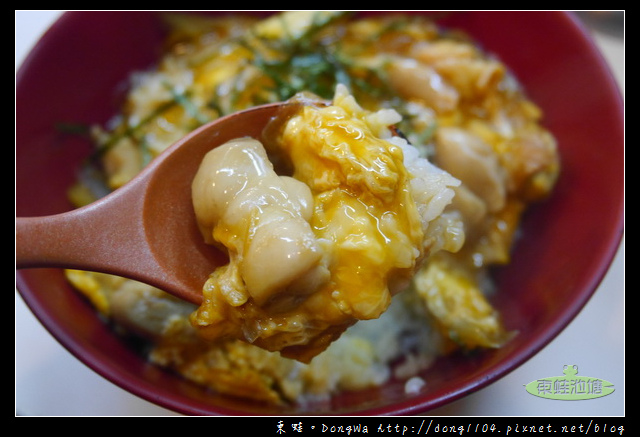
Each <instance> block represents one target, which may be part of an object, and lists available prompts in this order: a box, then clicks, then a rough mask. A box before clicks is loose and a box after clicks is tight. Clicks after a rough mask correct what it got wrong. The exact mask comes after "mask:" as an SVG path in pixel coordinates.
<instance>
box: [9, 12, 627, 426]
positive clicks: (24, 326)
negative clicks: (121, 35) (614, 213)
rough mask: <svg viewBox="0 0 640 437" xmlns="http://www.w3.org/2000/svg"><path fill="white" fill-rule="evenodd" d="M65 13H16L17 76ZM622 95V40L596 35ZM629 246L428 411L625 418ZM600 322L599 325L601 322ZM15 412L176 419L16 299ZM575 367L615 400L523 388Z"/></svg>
mask: <svg viewBox="0 0 640 437" xmlns="http://www.w3.org/2000/svg"><path fill="white" fill-rule="evenodd" d="M60 13H61V11H55V10H51V11H16V12H15V26H16V33H15V36H16V53H15V54H16V71H17V70H18V67H19V65H20V63H21V62H22V59H23V58H24V56H25V55H26V54H27V53H28V52H29V50H30V49H31V47H32V45H33V44H34V43H35V42H36V41H37V40H38V38H39V36H40V35H41V34H42V32H43V31H44V30H45V29H46V28H47V27H48V26H49V25H50V24H51V23H52V22H53V21H54V20H55V19H56V18H57V17H58V16H59V15H60ZM593 36H594V38H595V40H596V43H597V44H598V45H599V47H600V48H601V50H602V52H603V54H604V56H605V58H606V59H607V60H608V62H609V63H610V66H611V68H612V71H613V73H614V75H615V77H616V78H617V80H618V82H619V84H620V87H621V90H622V92H623V93H624V41H623V39H621V38H617V37H614V36H611V35H609V34H605V33H599V32H596V31H594V33H593ZM624 273H625V272H624V241H623V243H622V245H621V246H620V249H619V251H618V254H617V256H616V258H615V260H614V262H613V264H612V265H611V268H610V271H609V272H608V274H607V276H606V277H605V278H604V280H603V282H602V283H601V285H600V287H599V288H598V290H597V292H596V293H595V295H594V296H593V298H592V299H591V300H590V301H589V302H588V304H587V305H586V306H585V308H584V309H583V310H582V311H581V313H580V314H579V315H578V316H577V317H576V319H574V321H573V322H572V323H571V324H570V325H569V326H568V327H567V328H566V329H565V330H564V331H563V332H562V333H561V334H560V335H559V336H558V337H557V338H556V339H555V340H553V341H552V342H551V343H550V344H549V345H548V346H547V347H546V348H544V349H543V350H542V351H541V352H540V353H539V354H537V355H536V356H535V357H533V358H532V359H531V360H529V361H528V362H526V363H525V364H523V365H522V366H520V367H519V368H517V369H516V370H514V371H513V372H511V373H510V374H508V375H507V376H505V377H504V378H502V379H500V380H499V381H497V382H495V383H494V384H492V385H490V386H489V387H487V388H484V389H482V390H480V391H478V392H476V393H474V394H472V395H470V396H467V397H466V398H464V399H461V400H459V401H456V402H453V403H451V404H449V405H447V406H445V407H442V408H440V409H437V410H435V411H431V412H429V415H454V416H523V415H530V416H622V415H624V413H625V391H624V382H625V381H624V375H625V372H624V371H625V366H624V358H625V354H624V334H625V330H624V290H625V288H624V286H625V281H624V279H625V277H624ZM596 320H597V323H596V322H595V321H596ZM15 356H16V361H15V366H16V368H15V407H16V415H21V416H171V415H174V416H175V415H178V414H177V413H175V412H172V411H169V410H166V409H164V408H161V407H158V406H156V405H154V404H152V403H149V402H147V401H145V400H142V399H140V398H138V397H137V396H134V395H132V394H130V393H128V392H126V391H124V390H122V389H120V388H119V387H117V386H116V385H114V384H113V383H111V382H109V381H107V380H105V379H104V378H102V377H101V376H99V375H97V374H96V373H94V372H93V371H92V370H90V369H89V368H87V367H86V366H84V364H82V363H80V362H79V361H78V360H77V359H76V358H75V357H73V356H72V355H71V354H70V353H69V352H67V351H66V349H64V348H63V347H62V346H61V345H60V344H59V343H58V342H57V341H56V340H55V339H53V337H51V335H50V334H49V333H48V332H47V331H46V330H45V329H44V328H43V327H42V325H41V324H40V323H39V322H38V321H37V319H36V318H35V317H34V316H33V314H32V313H31V312H30V310H29V309H28V308H27V307H26V305H25V304H24V302H23V301H22V299H21V297H20V296H19V295H18V293H17V292H16V296H15ZM565 364H577V365H578V366H579V370H580V372H581V374H582V375H586V376H590V377H596V378H600V379H605V380H607V381H610V382H612V383H613V384H614V386H615V392H614V393H612V394H611V395H608V396H605V397H602V398H598V399H592V400H583V401H553V400H547V399H542V398H538V397H536V396H532V395H530V394H528V393H527V392H526V391H525V390H524V387H523V385H524V384H527V383H529V382H531V381H534V380H536V379H539V378H543V377H548V376H556V375H561V373H560V372H561V370H562V366H563V365H565Z"/></svg>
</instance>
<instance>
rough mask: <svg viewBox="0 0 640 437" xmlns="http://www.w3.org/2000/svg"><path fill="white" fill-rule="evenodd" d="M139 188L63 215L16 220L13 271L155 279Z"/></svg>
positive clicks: (138, 186)
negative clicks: (55, 270) (85, 272)
mask: <svg viewBox="0 0 640 437" xmlns="http://www.w3.org/2000/svg"><path fill="white" fill-rule="evenodd" d="M142 188H144V187H143V186H142V185H140V184H137V185H135V186H132V187H123V188H122V191H120V190H117V191H115V192H114V193H112V194H111V195H109V196H107V197H105V198H103V199H101V200H99V201H97V202H94V203H92V204H91V205H88V206H86V207H83V208H79V209H76V210H73V211H70V212H66V213H62V214H56V215H50V216H44V217H17V218H16V268H20V269H21V268H33V267H59V268H73V269H79V270H91V271H96V272H103V273H112V274H118V275H120V276H127V277H140V275H141V274H145V275H155V274H157V273H158V271H157V266H156V264H155V263H154V262H153V261H154V258H153V257H152V256H149V255H148V245H147V242H146V237H145V234H144V228H143V226H141V225H140V222H141V220H142V218H141V217H142V200H143V196H142V195H140V194H137V193H139V192H140V190H141V189H142ZM145 252H146V253H145Z"/></svg>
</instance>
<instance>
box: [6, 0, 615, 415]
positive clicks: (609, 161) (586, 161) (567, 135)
mask: <svg viewBox="0 0 640 437" xmlns="http://www.w3.org/2000/svg"><path fill="white" fill-rule="evenodd" d="M441 22H442V24H443V25H445V26H449V27H456V28H460V29H463V30H465V31H467V32H468V33H469V34H470V35H472V36H473V37H474V38H475V39H476V40H477V41H479V42H480V43H481V44H482V45H483V46H484V48H486V49H487V50H489V51H490V52H493V53H495V54H497V55H498V56H499V57H500V58H501V59H502V61H504V62H505V63H506V64H507V65H508V66H509V67H510V68H511V69H512V70H513V72H514V73H515V75H516V76H517V77H518V78H519V80H520V81H521V82H522V83H523V84H524V86H525V88H526V90H527V92H528V94H529V96H530V97H531V98H532V100H534V101H535V102H536V103H537V104H538V105H540V106H541V107H542V109H543V111H544V113H545V118H544V124H545V125H546V126H547V127H548V128H549V129H550V130H551V131H552V132H553V134H554V135H555V136H556V138H557V139H558V143H559V150H560V155H561V159H562V174H561V176H560V178H559V181H558V185H557V189H556V190H555V192H554V193H553V196H552V197H551V198H550V199H548V200H547V201H545V202H543V203H541V204H538V205H536V206H535V207H533V208H532V209H531V210H530V211H529V212H528V213H527V214H526V216H525V218H524V221H523V224H522V228H523V229H522V238H521V239H520V240H519V241H518V242H517V245H516V247H515V251H514V254H513V261H512V263H511V264H510V265H509V266H507V267H505V268H502V269H499V270H498V271H496V274H495V277H496V282H497V285H498V289H499V292H498V293H497V296H496V299H495V302H494V304H495V306H496V307H497V308H498V309H499V310H500V312H501V313H502V315H503V317H504V321H505V324H506V325H507V327H508V328H510V329H516V330H518V332H519V335H518V336H517V337H516V338H515V339H514V340H513V341H512V342H510V343H509V344H507V345H506V346H505V347H503V348H502V349H499V350H493V351H485V352H482V353H478V354H474V355H473V356H462V355H458V354H454V355H451V356H448V357H445V358H442V359H439V360H438V361H437V362H436V364H435V365H434V366H433V367H431V368H430V369H428V370H427V371H425V372H424V373H423V374H422V376H423V377H424V378H425V379H427V380H428V381H429V385H428V390H427V391H425V392H424V393H421V394H420V395H417V396H409V395H406V394H405V392H404V385H403V383H402V382H389V383H387V384H386V385H384V386H382V387H380V388H378V389H372V390H366V391H362V392H357V393H344V394H341V395H339V396H336V397H334V398H333V399H332V401H331V403H330V405H326V404H324V405H322V406H320V407H317V408H316V409H314V408H315V407H314V406H311V407H309V408H308V409H305V410H296V409H282V408H276V407H268V406H263V405H258V404H254V403H251V402H248V401H243V400H238V399H234V398H231V397H227V396H223V395H219V394H213V393H211V392H208V391H206V390H204V389H202V388H201V387H199V386H197V385H194V384H192V383H190V382H188V381H185V380H183V379H181V378H179V377H177V376H175V375H174V374H172V373H170V372H168V371H165V370H163V369H161V368H158V367H156V366H153V365H151V364H149V363H147V362H146V361H145V359H144V358H143V357H142V356H141V355H139V354H138V353H137V352H136V349H135V348H134V347H132V346H131V345H129V344H127V343H126V342H125V341H123V340H122V338H120V337H118V336H117V335H115V334H114V333H113V331H112V330H111V329H110V328H109V327H108V326H107V325H106V324H104V323H103V322H102V321H101V320H100V319H99V318H98V317H97V316H96V313H95V311H94V309H93V308H92V307H91V306H90V305H89V304H88V303H87V301H86V300H85V299H84V298H82V297H81V296H80V295H79V294H78V293H77V292H75V291H74V290H73V289H72V288H71V287H70V285H69V284H68V283H67V281H66V280H65V278H64V276H63V274H62V271H60V270H56V269H34V270H21V271H17V272H16V282H17V288H18V290H19V292H20V294H21V296H22V297H23V299H24V301H25V302H26V304H27V305H28V306H29V308H30V309H31V311H33V313H34V314H35V315H36V316H37V318H38V319H39V320H40V321H41V323H42V324H43V325H44V326H45V327H46V328H47V329H48V330H49V332H50V333H51V334H52V335H53V336H54V337H55V338H56V339H57V340H58V341H59V342H60V343H61V344H62V345H63V346H65V347H66V348H67V349H68V350H69V351H70V352H71V353H72V354H74V355H75V356H76V357H77V358H78V359H79V360H80V361H82V362H83V363H85V364H86V365H87V366H88V367H90V368H91V369H93V370H94V371H96V372H97V373H98V374H100V375H102V376H104V377H105V378H107V379H108V380H110V381H112V382H113V383H115V384H117V385H118V386H120V387H122V388H124V389H126V390H128V391H129V392H131V393H133V394H135V395H138V396H140V397H142V398H144V399H146V400H148V401H151V402H154V403H156V404H158V405H160V406H162V407H165V408H168V409H172V410H175V411H177V412H180V413H184V414H188V415H218V414H222V415H238V414H243V415H250V414H259V415H270V414H323V415H340V414H359V415H373V414H394V415H405V414H417V413H421V412H425V411H427V410H429V409H432V408H435V407H439V406H442V405H444V404H446V403H448V402H450V401H453V400H455V399H458V398H460V397H462V396H464V395H466V394H469V393H472V392H474V391H476V390H478V389H480V388H482V387H484V386H486V385H488V384H490V383H492V382H494V381H496V380H497V379H499V378H501V377H502V376H504V375H506V374H507V373H508V372H510V371H512V370H513V369H515V368H516V367H518V366H519V365H521V364H522V363H524V362H525V361H527V360H528V359H529V358H531V357H532V356H533V355H535V354H536V353H537V352H538V351H540V349H542V348H543V347H544V346H545V345H546V344H548V343H549V342H550V341H551V340H552V339H553V338H555V337H556V336H557V335H558V334H559V333H560V332H561V331H562V330H563V328H564V327H565V326H567V324H569V323H570V322H571V320H572V319H573V318H574V317H575V316H576V314H577V313H578V312H579V311H580V309H581V308H582V307H583V306H584V305H585V303H586V302H587V301H588V300H589V298H590V297H591V295H592V293H593V292H594V291H595V289H596V288H597V286H598V284H599V283H600V281H601V279H602V277H603V276H604V274H605V273H606V271H607V269H608V267H609V264H610V262H611V261H612V258H613V256H614V254H615V252H616V249H617V247H618V244H619V242H620V239H621V236H622V232H623V219H624V214H623V208H624V129H623V119H624V116H623V104H622V99H621V96H620V94H619V91H618V89H617V87H616V85H615V82H614V80H613V78H612V76H611V74H610V72H609V70H608V69H607V67H606V64H605V62H604V60H603V59H602V57H601V55H600V54H599V52H598V51H597V49H596V47H595V46H594V45H593V43H592V42H591V40H590V39H589V37H588V36H587V35H586V33H585V31H584V30H583V28H582V27H581V26H580V24H579V23H578V22H577V21H576V19H575V18H574V17H573V16H572V15H571V14H569V13H563V12H458V13H453V14H450V15H448V16H446V17H445V18H443V19H442V21H441ZM162 37H163V30H162V27H161V25H160V23H159V20H158V17H157V16H156V14H154V13H153V12H69V13H65V14H64V15H63V16H62V17H61V18H60V19H59V20H58V21H57V22H56V23H55V24H54V25H53V26H52V27H51V28H50V29H49V30H48V31H47V32H46V33H45V35H44V36H43V37H42V39H41V40H40V41H39V42H38V44H37V45H36V46H35V47H34V49H33V50H32V52H31V53H30V54H29V56H28V57H27V58H26V60H25V61H24V63H23V65H22V66H21V68H20V69H19V71H18V73H17V77H16V215H17V216H36V215H45V214H52V213H58V212H63V211H66V210H69V209H71V207H72V206H71V205H70V204H69V202H68V200H67V197H66V190H67V188H68V187H69V186H70V185H71V184H72V183H73V182H74V179H75V176H76V170H77V168H78V167H79V164H80V162H81V161H82V160H83V159H84V158H85V157H86V156H87V154H88V153H89V152H90V150H91V148H90V145H89V144H87V143H86V142H84V141H81V140H79V139H77V138H76V139H74V138H70V137H68V136H64V135H63V134H61V133H60V131H59V130H58V129H57V128H56V125H57V124H58V123H64V122H73V123H103V122H105V121H107V120H108V119H109V118H110V117H111V116H112V115H113V114H114V113H115V112H116V111H117V109H118V102H119V97H121V96H119V95H118V91H119V90H120V91H121V90H122V85H123V83H124V82H125V79H126V78H127V76H128V75H129V74H130V73H131V72H132V71H134V70H137V69H142V68H146V67H149V66H150V65H152V64H153V63H154V61H155V60H156V59H157V58H158V56H159V54H160V47H161V41H162Z"/></svg>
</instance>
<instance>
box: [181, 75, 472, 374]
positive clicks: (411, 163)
mask: <svg viewBox="0 0 640 437" xmlns="http://www.w3.org/2000/svg"><path fill="white" fill-rule="evenodd" d="M399 121H400V116H399V114H397V113H396V112H395V111H392V110H381V111H378V112H370V111H366V110H364V109H363V108H362V107H360V105H358V103H357V102H356V101H355V99H354V98H353V96H351V95H350V94H349V92H348V90H347V89H346V88H345V87H344V86H343V85H338V87H337V90H336V94H335V96H334V98H333V102H332V103H331V104H329V105H327V106H324V105H320V104H318V105H313V104H303V105H301V106H300V107H299V109H298V110H297V111H296V112H295V113H294V114H292V115H288V116H287V117H286V119H285V120H282V121H281V120H278V119H276V120H273V121H272V123H275V124H276V125H278V126H279V125H280V124H282V126H279V127H278V128H277V129H273V128H272V129H271V130H273V131H274V132H272V134H271V136H270V137H267V139H266V142H267V144H268V147H269V149H270V150H271V151H272V154H273V155H274V156H275V157H277V160H278V161H280V162H284V163H285V164H284V167H285V168H287V169H290V171H291V176H280V175H278V173H277V172H276V171H275V169H274V168H273V165H272V164H271V161H270V160H269V157H268V155H267V151H266V150H265V147H264V146H263V144H261V143H260V142H259V141H257V140H255V139H249V138H239V139H236V140H232V141H230V142H228V143H226V144H223V145H221V146H219V147H218V148H216V149H214V150H212V151H211V152H209V153H208V154H207V156H206V157H205V159H204V160H203V163H202V165H201V166H200V169H199V170H198V173H197V174H196V177H195V179H194V182H193V203H194V207H195V211H196V218H197V220H198V223H199V226H200V228H201V230H202V233H203V238H205V240H206V241H207V242H209V243H216V244H218V245H221V246H222V247H223V248H224V249H225V250H226V252H227V253H228V255H229V258H230V262H229V264H227V265H225V266H223V267H222V268H219V269H217V270H216V271H215V272H214V273H213V274H212V275H211V277H210V279H209V280H208V281H207V283H206V285H205V286H204V291H203V294H204V302H205V303H204V304H203V305H202V306H201V307H200V308H199V309H198V311H197V312H196V313H195V315H194V317H193V322H194V325H195V326H196V327H198V328H199V329H200V331H201V333H202V335H203V336H204V337H205V338H208V339H210V340H215V339H219V338H226V337H232V338H238V339H242V340H244V341H247V342H249V343H252V344H254V345H256V346H260V347H262V348H265V349H268V350H271V351H280V352H281V353H282V354H283V355H284V356H287V357H292V358H296V359H299V360H301V361H305V362H308V361H309V360H310V359H311V358H313V357H314V356H316V355H317V354H318V353H320V352H322V351H323V350H325V349H326V348H327V347H328V346H329V344H330V343H331V342H333V341H334V340H336V339H337V338H338V337H339V336H340V335H341V334H342V333H343V332H344V331H345V329H346V328H348V327H349V326H351V325H352V324H353V323H355V322H356V321H358V320H368V319H374V318H378V317H379V316H380V315H381V314H382V313H383V312H384V311H385V310H386V309H387V307H388V306H389V303H390V302H391V297H392V295H393V294H396V293H398V292H399V291H401V290H403V289H404V288H406V287H407V285H408V284H409V282H410V280H411V277H412V276H413V275H414V273H415V272H416V269H417V268H418V267H419V266H420V265H421V264H422V262H423V261H424V259H425V257H427V256H428V255H429V254H431V253H434V252H437V251H438V250H440V249H441V248H442V247H441V246H446V248H447V249H449V250H452V251H456V250H458V249H459V248H460V246H461V245H462V243H463V241H464V235H463V231H462V226H461V225H460V224H459V223H458V222H457V221H455V220H448V221H446V223H445V222H444V221H442V220H440V219H441V215H442V212H443V211H444V209H445V207H446V206H447V205H448V204H449V203H450V202H451V199H452V198H453V195H454V192H453V190H452V187H454V186H457V185H459V182H458V180H456V179H454V178H453V177H451V176H450V175H449V174H447V173H446V172H444V171H442V170H440V169H437V168H436V167H434V166H433V165H431V164H430V163H429V162H428V161H427V160H426V159H424V158H420V157H419V156H418V152H417V150H415V149H414V148H413V146H411V145H410V144H408V143H407V142H406V140H404V139H402V138H400V137H397V136H393V134H392V133H393V131H392V129H391V128H392V126H393V125H394V124H395V123H397V122H399ZM268 130H269V129H268ZM410 149H412V150H410ZM436 224H437V225H436Z"/></svg>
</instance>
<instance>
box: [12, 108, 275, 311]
mask: <svg viewBox="0 0 640 437" xmlns="http://www.w3.org/2000/svg"><path fill="white" fill-rule="evenodd" d="M284 105H285V104H282V103H276V104H269V105H264V106H258V107H255V108H252V109H248V110H245V111H241V112H238V113H235V114H231V115H229V116H225V117H222V118H220V119H218V120H215V121H213V122H211V123H209V124H206V125H204V126H202V127H200V128H199V129H197V130H195V131H194V132H192V133H191V134H189V135H187V136H186V137H184V138H183V139H182V140H180V141H178V142H177V143H175V144H174V145H172V146H171V147H169V148H168V149H167V150H166V151H165V152H163V153H162V154H161V155H160V156H158V157H157V158H156V159H154V160H153V161H152V162H151V163H150V164H149V165H148V166H147V167H145V169H144V170H143V171H142V172H141V173H140V174H139V175H138V176H136V178H134V179H133V180H132V181H131V182H129V183H128V184H126V185H124V186H123V187H121V188H119V189H117V190H115V191H114V192H113V193H111V194H109V195H108V196H106V197H104V198H102V199H100V200H98V201H96V202H94V203H92V204H90V205H87V206H85V207H82V208H79V209H76V210H73V211H70V212H66V213H62V214H56V215H51V216H44V217H17V218H16V268H18V269H22V268H35V267H57V268H70V269H78V270H86V271H94V272H102V273H110V274H114V275H118V276H122V277H127V278H130V279H134V280H137V281H140V282H144V283H147V284H150V285H152V286H154V287H157V288H160V289H162V290H164V291H166V292H168V293H171V294H172V295H174V296H177V297H179V298H181V299H184V300H187V301H189V302H192V303H194V304H197V305H199V304H200V303H201V302H202V287H203V285H204V283H205V281H206V280H207V278H208V276H209V274H210V273H211V272H213V270H214V269H215V268H216V267H218V266H220V265H223V264H226V262H227V259H226V256H225V255H224V254H223V253H222V252H220V251H218V250H217V249H215V248H214V247H213V246H210V245H206V244H205V243H204V239H203V237H202V235H201V234H200V232H199V230H198V226H197V223H196V218H195V213H194V209H193V204H192V200H191V183H192V181H193V177H194V176H195V174H196V171H197V170H198V167H199V166H200V163H201V161H202V159H203V158H204V155H205V154H206V153H207V152H208V151H210V150H211V149H213V148H214V147H217V146H219V145H221V144H223V143H225V142H227V141H229V140H232V139H235V138H240V137H245V136H250V137H253V138H256V139H260V137H261V133H262V131H263V129H264V128H265V126H266V125H267V123H268V122H269V121H270V120H271V119H272V118H273V117H275V116H277V115H278V113H279V111H281V108H282V107H283V106H284Z"/></svg>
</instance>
